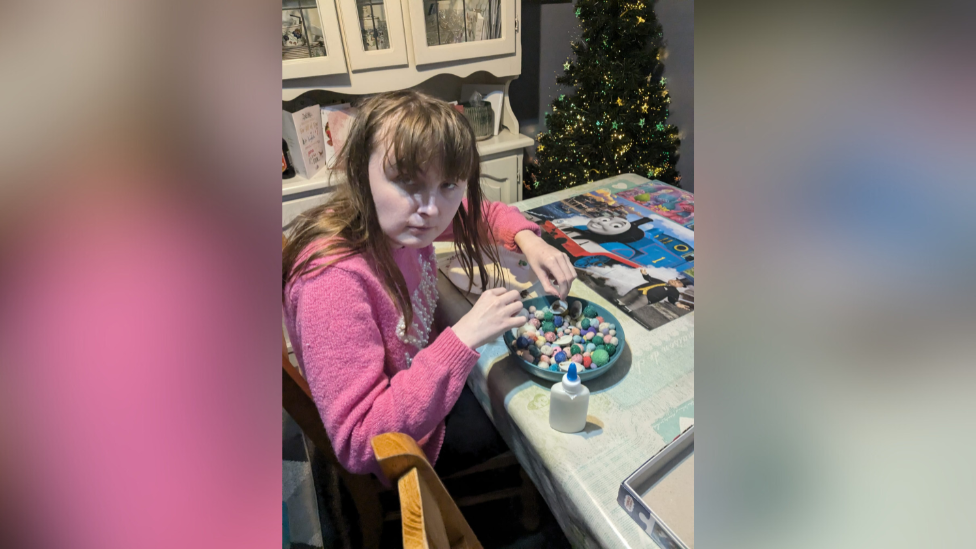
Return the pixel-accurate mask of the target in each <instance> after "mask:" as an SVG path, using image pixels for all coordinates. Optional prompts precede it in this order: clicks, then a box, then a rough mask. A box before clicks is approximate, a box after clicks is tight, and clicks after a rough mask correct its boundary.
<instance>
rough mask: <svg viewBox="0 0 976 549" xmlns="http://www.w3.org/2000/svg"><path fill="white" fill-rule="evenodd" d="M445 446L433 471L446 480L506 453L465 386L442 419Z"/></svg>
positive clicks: (499, 438) (492, 426)
mask: <svg viewBox="0 0 976 549" xmlns="http://www.w3.org/2000/svg"><path fill="white" fill-rule="evenodd" d="M445 425H446V432H445V433H444V444H443V445H442V446H441V452H440V455H438V457H437V463H435V465H434V470H435V471H436V472H437V474H438V476H440V477H442V478H443V477H446V476H449V475H452V474H454V473H457V472H459V471H463V470H465V469H468V468H470V467H474V466H475V465H478V464H480V463H484V462H485V461H487V460H489V459H491V458H493V457H495V456H497V455H499V454H503V453H505V452H507V451H508V445H507V444H505V441H504V440H502V437H501V435H499V434H498V430H496V429H495V426H494V425H493V424H492V423H491V420H490V419H488V415H487V414H485V411H484V410H483V409H482V408H481V404H479V403H478V399H477V398H475V396H474V393H472V392H471V389H469V388H468V386H467V385H465V387H464V390H463V391H461V396H460V397H458V400H457V402H456V403H455V404H454V407H453V408H451V411H450V412H448V414H447V418H446V419H445Z"/></svg>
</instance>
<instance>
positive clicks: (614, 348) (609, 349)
mask: <svg viewBox="0 0 976 549" xmlns="http://www.w3.org/2000/svg"><path fill="white" fill-rule="evenodd" d="M616 352H617V346H616V345H614V344H613V343H611V344H610V345H607V354H608V355H610V356H613V355H614V353H616Z"/></svg>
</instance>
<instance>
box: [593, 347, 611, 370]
mask: <svg viewBox="0 0 976 549" xmlns="http://www.w3.org/2000/svg"><path fill="white" fill-rule="evenodd" d="M590 359H591V360H592V361H593V364H596V365H597V366H603V365H604V364H606V363H607V362H608V361H609V360H610V355H609V354H607V351H606V350H605V349H597V350H595V351H593V352H592V353H591V354H590Z"/></svg>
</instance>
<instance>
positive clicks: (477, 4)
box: [407, 0, 516, 65]
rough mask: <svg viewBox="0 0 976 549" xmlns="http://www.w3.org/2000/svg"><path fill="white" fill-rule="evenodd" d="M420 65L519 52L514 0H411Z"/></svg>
mask: <svg viewBox="0 0 976 549" xmlns="http://www.w3.org/2000/svg"><path fill="white" fill-rule="evenodd" d="M407 5H408V8H407V9H408V12H409V17H410V28H411V38H412V40H413V50H414V57H415V59H416V62H417V64H418V65H424V64H428V63H443V62H446V61H451V62H457V61H462V60H470V59H477V58H480V57H490V56H494V55H506V54H509V55H512V54H515V32H516V26H515V21H516V19H515V2H514V1H513V0H409V1H408V2H407Z"/></svg>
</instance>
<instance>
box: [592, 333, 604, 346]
mask: <svg viewBox="0 0 976 549" xmlns="http://www.w3.org/2000/svg"><path fill="white" fill-rule="evenodd" d="M593 343H594V344H596V345H603V336H601V335H598V336H594V337H593Z"/></svg>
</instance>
